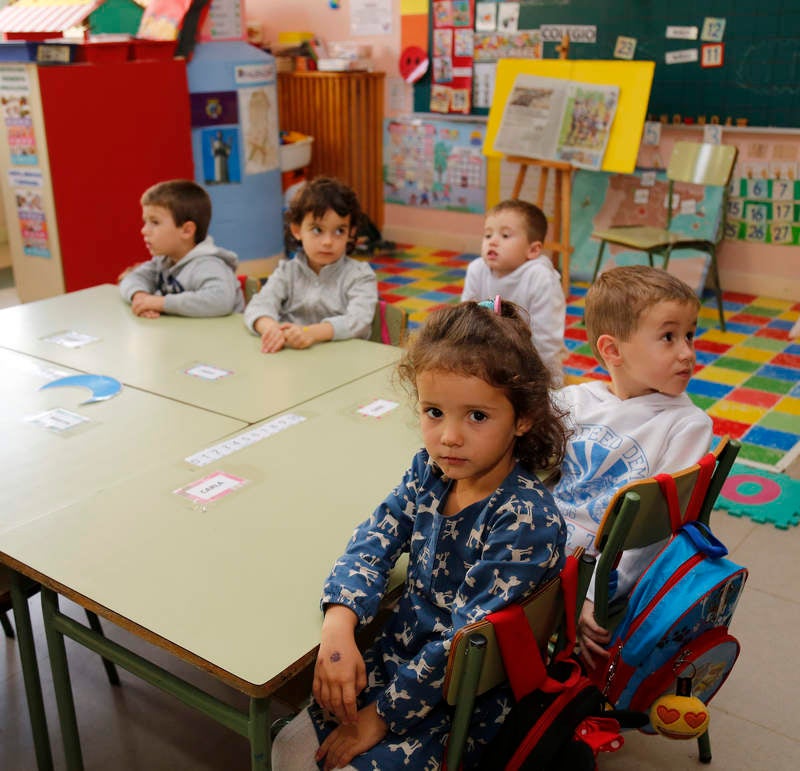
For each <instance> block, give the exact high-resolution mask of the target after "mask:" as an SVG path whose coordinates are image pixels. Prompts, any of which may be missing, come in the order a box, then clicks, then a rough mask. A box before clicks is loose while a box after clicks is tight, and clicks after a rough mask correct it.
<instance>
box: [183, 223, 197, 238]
mask: <svg viewBox="0 0 800 771" xmlns="http://www.w3.org/2000/svg"><path fill="white" fill-rule="evenodd" d="M195 233H197V223H196V222H192V221H191V220H186V222H184V223H183V225H181V235H182V236H184V237H185V238H188V239H189V240H191V241H194V236H195Z"/></svg>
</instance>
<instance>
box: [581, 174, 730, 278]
mask: <svg viewBox="0 0 800 771" xmlns="http://www.w3.org/2000/svg"><path fill="white" fill-rule="evenodd" d="M667 191H668V182H667V179H666V176H665V174H664V172H663V171H658V172H656V171H653V170H646V169H643V170H640V171H637V172H636V173H634V174H610V173H607V172H602V171H600V172H589V171H583V170H581V169H578V171H576V172H575V175H574V177H573V181H572V220H571V227H570V238H571V242H572V246H573V248H574V251H573V253H572V256H571V258H570V274H571V275H572V277H573V278H574V279H575V280H577V281H591V279H592V273H593V271H594V265H595V261H596V259H597V250H598V248H599V246H600V242H599V241H597V240H595V239H593V238H592V237H591V235H592V232H593V231H595V230H604V229H606V228H609V227H620V226H630V225H653V226H655V227H665V226H666V224H667ZM722 196H723V190H722V189H721V188H718V187H707V188H703V187H702V186H700V185H690V184H685V183H682V182H676V183H675V187H674V190H673V200H672V207H673V217H672V224H671V227H670V229H671V230H674V231H676V232H679V233H683V234H685V235H692V236H693V237H694V238H698V239H711V240H713V239H714V234H715V233H716V232H717V228H718V227H719V226H720V216H721V210H722ZM656 259H658V258H656ZM709 261H710V260H709V257H708V255H707V254H706V253H705V252H701V251H698V250H696V249H681V250H678V251H674V252H673V253H672V256H671V258H670V262H669V272H670V273H674V274H675V275H676V276H678V277H679V278H681V279H683V280H684V281H685V282H686V283H687V284H689V286H691V287H694V289H695V291H697V293H698V294H700V292H701V291H702V288H703V286H704V285H705V280H706V273H707V272H708V267H709ZM646 262H647V255H646V254H645V253H644V252H640V251H634V250H630V249H626V248H625V247H623V246H617V245H614V244H606V250H605V253H604V259H603V269H604V270H606V269H608V268H611V267H614V266H615V265H636V264H645V263H646Z"/></svg>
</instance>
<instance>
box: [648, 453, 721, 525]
mask: <svg viewBox="0 0 800 771" xmlns="http://www.w3.org/2000/svg"><path fill="white" fill-rule="evenodd" d="M716 462H717V459H716V457H715V456H714V453H712V452H709V453H706V454H705V455H704V456H703V457H702V458H700V460H699V461H698V462H697V465H698V466H699V470H698V472H697V481H696V482H695V483H694V488H693V489H692V495H691V497H690V498H689V503H688V504H687V506H686V513H685V514H684V515H681V504H680V501H679V500H678V488H677V487H676V485H675V477H674V476H672V474H656V476H655V480H656V481H657V482H658V486H659V487H660V488H661V493H662V494H663V496H664V498H665V499H666V501H667V509H668V510H669V521H670V526H671V528H672V532H673V533H677V532H678V530H679V529H680V527H681V525H683V524H684V523H685V522H694V521H695V520H696V519H697V517H698V515H699V514H700V508H701V507H702V505H703V500H704V499H705V497H706V493H707V492H708V487H709V485H710V484H711V477H712V476H713V474H714V467H715V466H716Z"/></svg>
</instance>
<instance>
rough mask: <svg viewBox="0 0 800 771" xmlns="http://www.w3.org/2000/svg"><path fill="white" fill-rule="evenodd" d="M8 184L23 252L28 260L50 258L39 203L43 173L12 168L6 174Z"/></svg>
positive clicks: (41, 204)
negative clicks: (12, 197) (30, 258)
mask: <svg viewBox="0 0 800 771" xmlns="http://www.w3.org/2000/svg"><path fill="white" fill-rule="evenodd" d="M8 185H9V189H10V190H11V194H12V195H13V196H14V205H15V207H16V210H17V220H18V221H19V228H20V233H21V235H22V253H23V254H27V255H28V256H30V257H51V256H52V255H51V253H50V246H49V244H48V240H47V218H46V217H45V213H44V205H43V203H42V186H43V181H42V172H41V171H40V170H39V169H25V170H22V169H12V170H11V171H9V172H8Z"/></svg>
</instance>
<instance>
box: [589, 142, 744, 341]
mask: <svg viewBox="0 0 800 771" xmlns="http://www.w3.org/2000/svg"><path fill="white" fill-rule="evenodd" d="M736 153H737V149H736V147H734V146H732V145H712V144H705V143H701V142H676V143H675V146H674V148H673V150H672V155H671V157H670V160H669V165H668V166H667V179H668V181H669V185H668V192H667V224H666V227H663V228H661V227H655V226H651V225H641V226H639V225H637V226H631V227H627V226H625V227H612V228H608V229H607V230H596V231H594V232H593V233H592V237H593V238H597V239H600V247H599V248H598V251H597V260H596V261H595V265H594V274H593V276H592V281H594V280H595V279H596V278H597V274H598V272H599V270H600V264H601V262H602V261H603V252H604V251H605V248H606V244H607V243H608V244H614V245H616V246H623V247H626V248H628V249H633V250H635V251H640V252H646V253H647V258H648V260H649V262H650V265H653V255H654V254H657V255H659V256H660V257H662V258H663V263H662V266H661V267H663V268H664V270H666V269H667V266H668V265H669V259H670V256H671V255H672V252H674V251H675V250H678V249H697V250H699V251H702V252H706V253H707V254H708V255H709V257H710V258H711V278H712V281H713V283H714V292H715V294H716V297H717V307H718V309H719V323H720V327H721V328H722V330H723V331H724V330H725V315H724V313H723V310H722V288H721V286H720V282H719V268H718V267H717V245H718V244H719V242H720V241H721V240H722V234H723V231H724V227H725V212H726V209H727V200H728V183H729V182H730V178H731V173H732V171H733V165H734V163H735V162H736ZM676 182H685V183H690V184H694V185H703V186H704V187H712V186H713V187H719V188H721V189H722V190H721V195H720V198H719V200H720V205H719V208H718V209H717V210H716V211H712V212H706V216H707V217H712V218H713V219H711V220H710V221H711V222H712V223H715V225H714V226H713V229H714V234H713V237H711V238H693V237H692V236H691V235H687V234H685V233H678V232H676V231H675V230H671V229H670V227H671V226H672V224H673V217H674V214H675V212H674V211H673V189H674V185H675V183H676Z"/></svg>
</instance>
